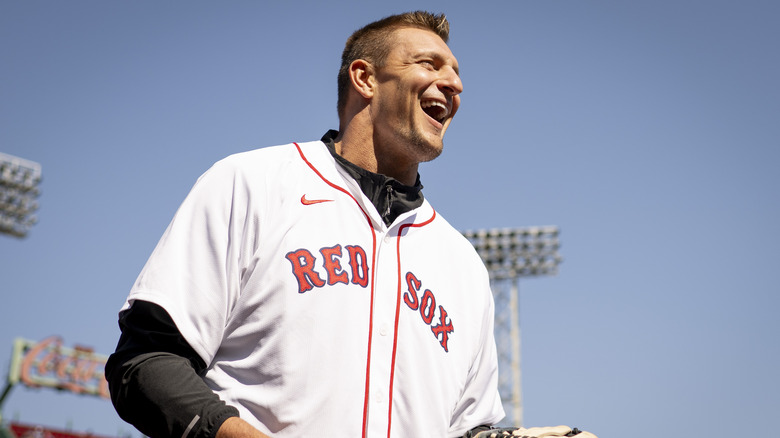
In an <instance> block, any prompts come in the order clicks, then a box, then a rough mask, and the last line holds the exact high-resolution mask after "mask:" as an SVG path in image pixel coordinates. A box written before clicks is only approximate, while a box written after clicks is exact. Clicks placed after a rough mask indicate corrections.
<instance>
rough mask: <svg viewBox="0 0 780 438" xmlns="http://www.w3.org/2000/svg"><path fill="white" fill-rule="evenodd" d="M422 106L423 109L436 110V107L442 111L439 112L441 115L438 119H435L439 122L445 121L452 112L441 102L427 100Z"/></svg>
mask: <svg viewBox="0 0 780 438" xmlns="http://www.w3.org/2000/svg"><path fill="white" fill-rule="evenodd" d="M421 106H422V108H423V109H428V108H434V107H436V108H439V109H440V111H439V113H440V114H439V116H438V117H435V119H437V120H439V121H441V120H443V119H444V118H445V117H447V116H448V115H449V113H450V110H449V108H447V105H445V104H443V103H441V102H439V101H436V100H426V101H423V102H422V105H421Z"/></svg>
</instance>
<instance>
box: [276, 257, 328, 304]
mask: <svg viewBox="0 0 780 438" xmlns="http://www.w3.org/2000/svg"><path fill="white" fill-rule="evenodd" d="M285 257H287V260H289V261H290V264H292V270H293V274H295V278H296V279H297V280H298V293H301V294H302V293H304V292H307V291H310V290H311V289H313V288H314V287H315V286H316V287H322V286H324V285H325V280H323V279H322V278H320V276H319V274H317V272H315V271H314V260H315V259H314V256H313V255H311V253H310V252H309V251H307V250H305V249H299V250H297V251H290V252H288V253H287V255H286V256H285Z"/></svg>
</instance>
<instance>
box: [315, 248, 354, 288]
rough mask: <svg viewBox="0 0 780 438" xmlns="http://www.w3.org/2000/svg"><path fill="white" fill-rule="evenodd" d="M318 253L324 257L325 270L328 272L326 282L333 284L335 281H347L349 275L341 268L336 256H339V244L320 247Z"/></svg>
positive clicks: (345, 282)
mask: <svg viewBox="0 0 780 438" xmlns="http://www.w3.org/2000/svg"><path fill="white" fill-rule="evenodd" d="M320 253H321V254H322V256H323V257H325V263H324V266H325V270H326V271H327V272H328V284H329V285H331V286H332V285H334V284H336V283H344V284H347V283H349V277H347V273H346V272H344V270H343V269H341V261H340V260H339V259H338V258H336V256H338V257H339V258H340V257H341V245H336V246H332V247H330V248H322V249H320Z"/></svg>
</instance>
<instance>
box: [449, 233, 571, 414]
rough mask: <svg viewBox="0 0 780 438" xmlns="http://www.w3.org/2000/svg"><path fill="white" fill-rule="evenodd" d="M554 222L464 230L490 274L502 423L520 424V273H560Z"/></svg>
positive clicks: (521, 402)
mask: <svg viewBox="0 0 780 438" xmlns="http://www.w3.org/2000/svg"><path fill="white" fill-rule="evenodd" d="M558 234H559V232H558V227H555V226H543V227H528V228H504V229H492V230H477V231H466V232H464V233H463V235H464V236H466V238H467V239H468V240H469V241H470V242H471V244H472V245H474V248H475V249H476V250H477V252H478V253H479V255H480V257H482V261H483V262H484V263H485V266H486V267H487V270H488V273H489V274H490V283H491V287H492V289H493V297H494V300H495V303H496V316H495V335H496V345H497V348H498V366H499V377H498V379H499V382H498V386H499V392H500V393H501V399H502V400H501V401H502V403H503V405H504V410H505V411H506V413H507V416H506V418H505V419H504V423H506V425H517V426H522V425H523V394H522V386H521V373H520V313H519V292H518V289H519V287H518V283H519V279H520V277H532V276H539V275H554V274H556V273H558V264H560V262H561V260H562V259H561V257H560V256H559V255H558V248H559V247H560V243H559V241H558Z"/></svg>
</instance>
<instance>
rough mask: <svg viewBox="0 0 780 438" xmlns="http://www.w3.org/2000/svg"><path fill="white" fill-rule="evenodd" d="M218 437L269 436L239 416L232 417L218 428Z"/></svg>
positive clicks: (258, 437)
mask: <svg viewBox="0 0 780 438" xmlns="http://www.w3.org/2000/svg"><path fill="white" fill-rule="evenodd" d="M216 438H269V437H268V435H266V434H264V433H262V432H260V431H259V430H257V429H255V428H254V427H252V425H250V424H249V423H247V422H246V421H244V420H242V419H240V418H238V417H230V418H228V419H227V420H225V422H224V423H222V426H220V428H219V430H217V436H216Z"/></svg>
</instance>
